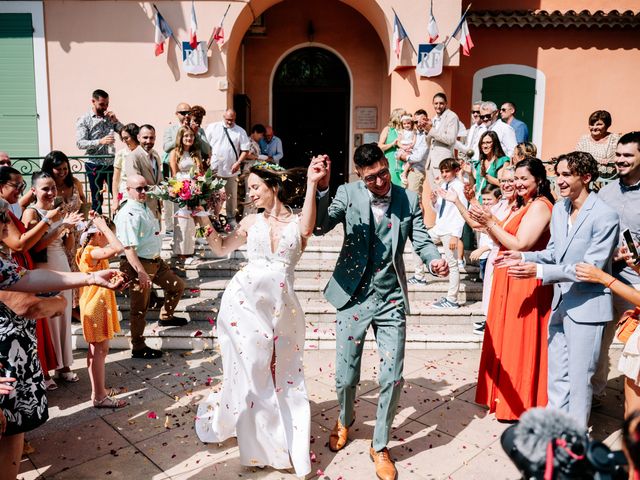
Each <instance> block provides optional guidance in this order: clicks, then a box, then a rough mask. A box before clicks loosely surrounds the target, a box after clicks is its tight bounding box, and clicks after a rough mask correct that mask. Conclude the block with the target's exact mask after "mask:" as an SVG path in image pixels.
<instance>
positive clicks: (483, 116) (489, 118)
mask: <svg viewBox="0 0 640 480" xmlns="http://www.w3.org/2000/svg"><path fill="white" fill-rule="evenodd" d="M492 116H493V114H491V113H487V114H485V115H480V119H481V120H491V117H492Z"/></svg>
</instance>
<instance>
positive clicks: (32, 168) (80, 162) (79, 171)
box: [11, 155, 114, 213]
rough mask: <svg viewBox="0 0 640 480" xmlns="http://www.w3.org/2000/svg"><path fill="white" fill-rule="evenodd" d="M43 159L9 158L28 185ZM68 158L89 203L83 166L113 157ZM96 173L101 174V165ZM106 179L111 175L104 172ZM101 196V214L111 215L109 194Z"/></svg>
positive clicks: (88, 156) (88, 191) (85, 173)
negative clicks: (92, 161)
mask: <svg viewBox="0 0 640 480" xmlns="http://www.w3.org/2000/svg"><path fill="white" fill-rule="evenodd" d="M44 158H45V157H26V156H23V157H11V166H12V167H13V168H15V169H16V170H18V171H19V172H20V174H21V175H22V176H23V177H25V178H24V180H25V181H26V182H27V184H28V185H30V183H31V178H30V176H31V174H33V173H35V172H38V171H40V167H41V166H42V161H43V160H44ZM67 158H69V166H70V167H71V173H73V175H74V177H76V178H78V176H80V178H78V180H80V183H82V185H83V188H84V194H85V198H86V199H87V201H88V203H91V188H90V187H89V182H88V180H87V172H86V170H85V169H84V164H85V162H86V161H87V160H89V161H91V160H109V159H110V160H113V158H114V155H73V156H68V157H67ZM97 167H98V172H99V173H101V168H100V167H101V165H97ZM106 174H107V177H109V180H111V178H110V177H111V176H112V173H111V172H106ZM104 197H105V196H104V195H103V202H102V206H103V212H104V211H105V206H106V210H107V211H108V212H110V213H113V212H112V210H111V192H107V195H106V198H104Z"/></svg>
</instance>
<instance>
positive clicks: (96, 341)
mask: <svg viewBox="0 0 640 480" xmlns="http://www.w3.org/2000/svg"><path fill="white" fill-rule="evenodd" d="M123 250H124V248H123V246H122V243H120V240H118V238H117V237H116V235H115V234H114V233H113V231H112V230H111V227H110V226H109V225H108V224H107V222H106V221H105V219H104V218H102V217H99V216H96V217H93V219H92V226H91V227H90V228H89V229H87V230H86V231H85V232H84V233H83V234H82V240H81V246H80V248H79V249H78V251H77V252H76V261H77V263H78V267H79V269H80V271H81V272H85V273H91V272H98V271H100V270H105V269H108V268H109V260H110V259H111V258H113V257H115V256H116V255H119V254H121V253H122V251H123ZM80 315H81V319H82V333H83V335H84V339H85V340H86V342H87V343H88V344H89V351H88V352H87V369H88V370H89V378H90V379H91V402H92V403H93V406H94V407H96V408H122V407H125V406H126V405H127V402H126V401H124V400H118V399H117V398H115V397H114V396H110V395H109V392H108V390H107V388H106V386H105V371H104V363H105V360H106V358H107V355H108V354H109V340H110V339H112V338H113V335H114V333H116V332H119V331H120V322H119V321H118V306H117V305H116V295H115V293H114V292H113V291H112V290H109V289H107V288H103V287H99V286H98V285H90V286H86V287H82V289H81V297H80Z"/></svg>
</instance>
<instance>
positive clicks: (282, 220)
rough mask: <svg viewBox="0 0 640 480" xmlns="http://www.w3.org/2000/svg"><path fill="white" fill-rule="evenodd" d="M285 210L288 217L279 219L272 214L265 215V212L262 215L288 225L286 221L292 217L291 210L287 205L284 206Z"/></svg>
mask: <svg viewBox="0 0 640 480" xmlns="http://www.w3.org/2000/svg"><path fill="white" fill-rule="evenodd" d="M285 208H286V209H287V213H288V215H287V216H286V217H279V216H278V215H274V214H272V213H267V212H266V211H265V212H264V214H265V216H267V217H268V218H273V219H274V220H275V221H276V222H280V223H289V222H288V220H289V218H291V216H292V215H293V209H292V208H291V207H290V206H289V205H285Z"/></svg>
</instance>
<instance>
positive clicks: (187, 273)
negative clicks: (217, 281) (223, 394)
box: [166, 256, 478, 283]
mask: <svg viewBox="0 0 640 480" xmlns="http://www.w3.org/2000/svg"><path fill="white" fill-rule="evenodd" d="M166 261H167V262H168V263H169V264H170V265H171V266H172V268H173V269H174V270H175V271H176V272H177V273H178V275H181V276H184V277H187V278H195V277H198V276H199V277H217V278H231V277H232V276H233V275H235V273H236V272H237V271H238V270H239V269H241V268H242V267H243V266H244V265H246V263H247V260H245V259H239V258H216V259H202V260H199V261H198V262H197V263H196V264H192V265H184V264H182V263H180V262H177V261H176V259H174V258H171V259H170V258H167V259H166ZM405 267H406V271H407V273H408V275H409V276H411V275H412V273H413V271H414V268H415V262H414V261H413V260H408V261H407V262H406V263H405ZM334 270H335V259H333V260H330V261H329V260H325V261H320V260H308V259H306V258H305V257H304V256H303V257H302V259H300V261H299V262H298V264H297V265H296V269H295V277H296V279H318V280H323V281H324V282H326V281H327V280H328V279H329V277H330V276H331V275H332V274H333V272H334ZM477 271H478V269H477V267H475V266H469V267H466V268H465V271H464V272H461V273H460V279H461V281H469V282H475V281H476V280H477V278H478V275H477ZM429 281H430V282H432V283H433V282H436V283H437V282H440V283H447V282H448V280H447V278H439V277H433V276H429Z"/></svg>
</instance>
